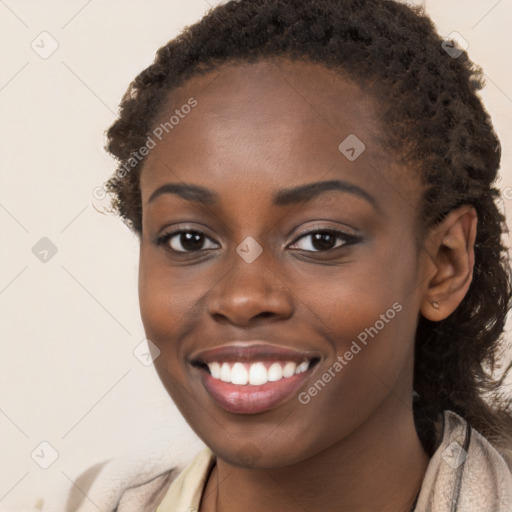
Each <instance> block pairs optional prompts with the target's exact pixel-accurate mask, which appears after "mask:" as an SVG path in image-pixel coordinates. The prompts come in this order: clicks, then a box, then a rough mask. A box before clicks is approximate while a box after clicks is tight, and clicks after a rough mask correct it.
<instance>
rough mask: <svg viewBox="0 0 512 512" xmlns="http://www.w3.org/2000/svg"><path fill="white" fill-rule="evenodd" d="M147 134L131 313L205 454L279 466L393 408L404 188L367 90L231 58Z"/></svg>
mask: <svg viewBox="0 0 512 512" xmlns="http://www.w3.org/2000/svg"><path fill="white" fill-rule="evenodd" d="M185 105H189V106H190V108H188V107H184V106H185ZM171 116H174V118H173V119H172V120H170V119H171ZM166 122H167V125H165V127H164V124H160V123H166ZM155 134H158V135H155ZM150 135H151V137H152V139H153V141H154V143H155V145H154V147H153V148H152V149H150V153H149V155H148V156H147V160H146V163H145V165H144V169H143V172H142V174H141V191H142V203H143V215H142V217H143V235H142V239H141V248H140V274H139V297H140V306H141V314H142V320H143V323H144V327H145V331H146V335H147V337H148V339H149V340H151V341H152V342H153V343H154V344H155V345H156V346H157V347H158V349H159V350H160V355H159V357H157V358H156V360H155V367H156V369H157V372H158V374H159V376H160V378H161V380H162V382H163V384H164V386H165V387H166V389H167V391H168V392H169V394H170V395H171V397H172V399H173V400H174V401H175V403H176V404H177V406H178V407H179V409H180V411H181V412H182V414H183V416H184V417H185V418H186V420H187V421H188V422H189V424H190V425H191V426H192V428H193V429H194V430H195V431H196V432H197V434H198V435H199V436H200V437H201V438H202V439H203V440H204V441H205V443H206V444H207V445H208V446H210V448H211V449H212V450H213V451H214V453H215V454H216V455H217V456H219V457H221V458H222V459H224V460H226V461H228V462H230V463H232V464H235V465H241V466H244V465H245V466H249V467H267V468H269V467H281V466H285V465H288V464H291V463H295V462H299V461H301V460H305V459H307V458H308V457H311V456H313V455H315V454H318V453H320V452H321V451H322V450H324V449H326V448H328V447H330V446H332V445H334V444H337V443H343V442H344V441H347V440H348V439H349V437H350V436H354V435H357V433H358V432H359V433H360V432H362V431H363V430H364V429H365V428H369V427H368V425H373V428H375V426H376V422H378V421H379V420H378V418H384V417H385V418H387V419H388V420H389V419H390V418H393V417H395V418H396V417H398V416H399V415H403V413H404V411H405V410H406V409H408V410H410V407H411V392H412V367H413V345H414V334H415V328H416V324H417V319H418V314H419V308H420V302H421V295H422V293H423V288H422V287H423V286H424V285H423V282H424V279H425V275H424V274H425V270H424V269H425V266H424V265H423V263H422V262H423V253H422V252H420V251H419V250H418V245H417V239H416V232H417V206H418V204H419V200H420V187H419V181H418V180H417V178H416V177H415V176H414V175H413V174H412V171H408V174H407V173H404V172H403V171H404V170H403V169H401V168H400V167H399V166H398V164H396V163H395V162H394V161H393V159H392V158H391V156H390V155H388V153H387V152H386V148H385V147H383V146H382V144H381V142H378V141H381V140H382V139H383V137H382V126H381V125H380V124H379V122H378V111H377V110H376V107H375V104H374V103H373V102H372V100H370V98H368V97H367V96H366V95H365V94H364V93H363V92H362V91H361V90H360V89H359V88H358V87H357V86H356V85H354V84H352V83H351V82H349V81H347V80H346V79H344V78H342V77H341V76H340V75H338V74H336V73H334V72H333V71H330V70H328V69H327V68H324V67H323V66H321V65H317V64H309V63H308V64H306V63H301V62H294V63H292V62H289V61H282V60H281V61H274V62H269V61H259V62H258V63H253V64H248V63H245V64H237V65H235V64H231V65H225V66H222V67H221V68H219V70H217V71H215V72H211V73H208V74H205V75H202V76H197V77H194V78H192V79H190V80H189V81H188V82H187V83H185V84H184V85H183V86H181V87H180V88H179V89H178V90H176V91H173V93H172V98H171V99H170V101H169V102H168V104H167V106H166V108H165V109H164V110H162V112H161V115H160V118H159V119H158V121H157V123H155V130H154V131H153V134H150ZM160 139H161V140H160ZM150 145H151V146H153V144H150ZM363 145H364V146H363ZM322 184H324V185H322ZM187 186H194V187H197V189H199V190H200V191H199V192H198V191H197V189H194V190H191V189H188V191H187V189H186V187H187ZM162 187H163V188H162ZM177 231H182V233H181V234H180V233H177V234H176V232H177ZM165 235H171V236H165ZM157 239H160V243H157ZM247 379H249V382H247V383H244V382H246V381H247ZM230 380H231V381H235V382H234V383H233V382H229V381H230ZM377 426H378V425H377Z"/></svg>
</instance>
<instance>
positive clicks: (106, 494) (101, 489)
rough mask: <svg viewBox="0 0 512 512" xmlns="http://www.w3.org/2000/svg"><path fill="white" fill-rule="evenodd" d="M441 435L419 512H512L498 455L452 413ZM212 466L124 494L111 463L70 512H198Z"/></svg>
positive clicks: (510, 489) (76, 496)
mask: <svg viewBox="0 0 512 512" xmlns="http://www.w3.org/2000/svg"><path fill="white" fill-rule="evenodd" d="M442 432H443V435H442V439H441V442H440V444H439V446H438V447H437V449H436V451H435V453H434V455H433V456H432V458H431V459H430V462H429V465H428V467H427V471H426V473H425V477H424V480H423V483H422V486H421V490H420V493H419V495H418V499H417V503H416V508H415V512H512V473H511V470H510V468H509V467H508V466H507V464H506V462H505V460H504V459H503V458H502V457H501V455H500V454H499V453H498V452H497V451H496V449H495V448H494V447H493V446H491V444H490V443H489V442H488V441H487V440H486V439H485V438H484V437H482V436H481V435H480V434H479V433H478V432H477V431H475V430H474V429H472V428H469V427H468V424H467V423H466V421H464V420H463V419H462V418H461V417H460V416H458V415H457V414H455V413H454V412H451V411H445V412H444V425H443V427H442ZM213 464H215V457H214V456H213V454H212V453H211V451H210V450H209V449H208V448H206V449H204V450H203V451H202V452H200V453H199V455H197V457H196V458H195V459H194V460H193V461H192V462H191V463H190V464H189V465H188V466H187V467H186V468H185V469H183V468H179V467H177V468H173V469H168V470H166V471H163V472H162V471H160V472H159V473H158V474H151V471H148V470H147V468H146V469H145V470H144V472H143V473H144V474H142V475H138V476H137V478H136V479H134V482H132V483H124V484H123V488H122V489H119V485H116V484H117V483H116V482H115V478H116V477H115V474H112V472H109V468H108V466H109V463H108V462H107V463H105V464H102V465H101V466H98V467H95V468H91V469H90V470H89V471H87V472H85V473H84V474H82V475H81V476H80V477H79V478H78V480H77V481H76V482H75V486H74V488H73V491H72V492H71V495H70V497H69V500H68V506H67V508H66V512H98V510H100V511H102V512H194V511H197V510H199V503H200V499H201V495H202V491H203V488H204V485H205V482H206V480H207V477H208V474H209V471H210V470H211V468H212V466H213Z"/></svg>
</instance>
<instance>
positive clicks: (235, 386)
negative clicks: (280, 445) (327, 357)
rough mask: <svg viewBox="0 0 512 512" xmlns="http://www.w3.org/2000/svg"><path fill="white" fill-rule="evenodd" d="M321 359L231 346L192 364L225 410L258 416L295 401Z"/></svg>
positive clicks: (210, 353) (277, 351)
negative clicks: (293, 398)
mask: <svg viewBox="0 0 512 512" xmlns="http://www.w3.org/2000/svg"><path fill="white" fill-rule="evenodd" d="M320 359H321V358H320V356H319V355H316V354H315V355H309V354H307V353H303V352H296V351H291V350H287V349H280V348H276V347H271V348H269V347H268V346H264V347H261V346H259V347H258V346H250V347H245V346H233V345H232V346H228V347H225V348H219V349H214V350H212V351H208V352H206V353H205V354H204V355H203V356H202V357H201V356H200V357H197V358H195V359H193V360H192V361H191V364H192V366H193V367H195V368H196V369H198V370H199V374H200V378H201V382H202V384H203V386H204V388H205V389H206V391H207V392H208V394H209V395H210V396H211V397H212V398H213V399H214V401H215V402H216V403H217V405H219V406H220V407H221V408H222V409H224V410H225V411H227V412H231V413H234V414H257V413H262V412H265V411H268V410H270V409H274V408H275V407H277V406H278V405H281V404H282V403H284V402H285V401H287V400H289V399H290V398H291V397H293V396H294V394H296V393H297V391H298V390H299V388H300V387H301V386H302V385H303V384H304V382H305V380H307V379H308V378H309V377H310V376H311V374H312V372H313V371H314V369H315V367H316V366H317V364H318V363H319V361H320Z"/></svg>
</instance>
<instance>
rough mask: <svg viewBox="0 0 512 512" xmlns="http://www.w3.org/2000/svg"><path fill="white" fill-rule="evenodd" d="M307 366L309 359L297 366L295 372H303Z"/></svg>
mask: <svg viewBox="0 0 512 512" xmlns="http://www.w3.org/2000/svg"><path fill="white" fill-rule="evenodd" d="M308 368H309V361H304V362H303V363H300V364H299V366H297V369H296V370H295V373H296V374H297V373H304V372H305V371H306V370H307V369H308Z"/></svg>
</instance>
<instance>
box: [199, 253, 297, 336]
mask: <svg viewBox="0 0 512 512" xmlns="http://www.w3.org/2000/svg"><path fill="white" fill-rule="evenodd" d="M232 260H233V264H232V266H231V267H230V270H229V271H228V272H227V274H225V275H224V277H223V278H222V279H221V280H220V281H219V282H218V283H217V284H216V285H215V287H214V288H213V289H212V290H211V293H210V300H209V302H208V310H209V313H210V315H211V316H212V317H213V318H214V319H215V320H216V321H218V322H230V323H232V324H235V325H238V326H241V327H243V326H248V325H251V324H254V323H257V322H258V321H260V320H263V319H267V321H268V319H270V320H285V319H287V318H290V317H291V316H292V313H293V301H292V290H291V285H290V284H289V283H286V282H285V278H284V276H281V275H279V271H278V270H277V269H276V268H271V267H270V266H269V264H268V262H267V261H266V258H264V257H263V255H261V256H260V257H258V258H257V259H256V260H255V261H253V262H252V263H247V262H246V261H244V260H243V259H242V258H241V257H240V256H239V255H238V254H236V253H235V255H234V256H233V258H232ZM230 263H231V262H230Z"/></svg>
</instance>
